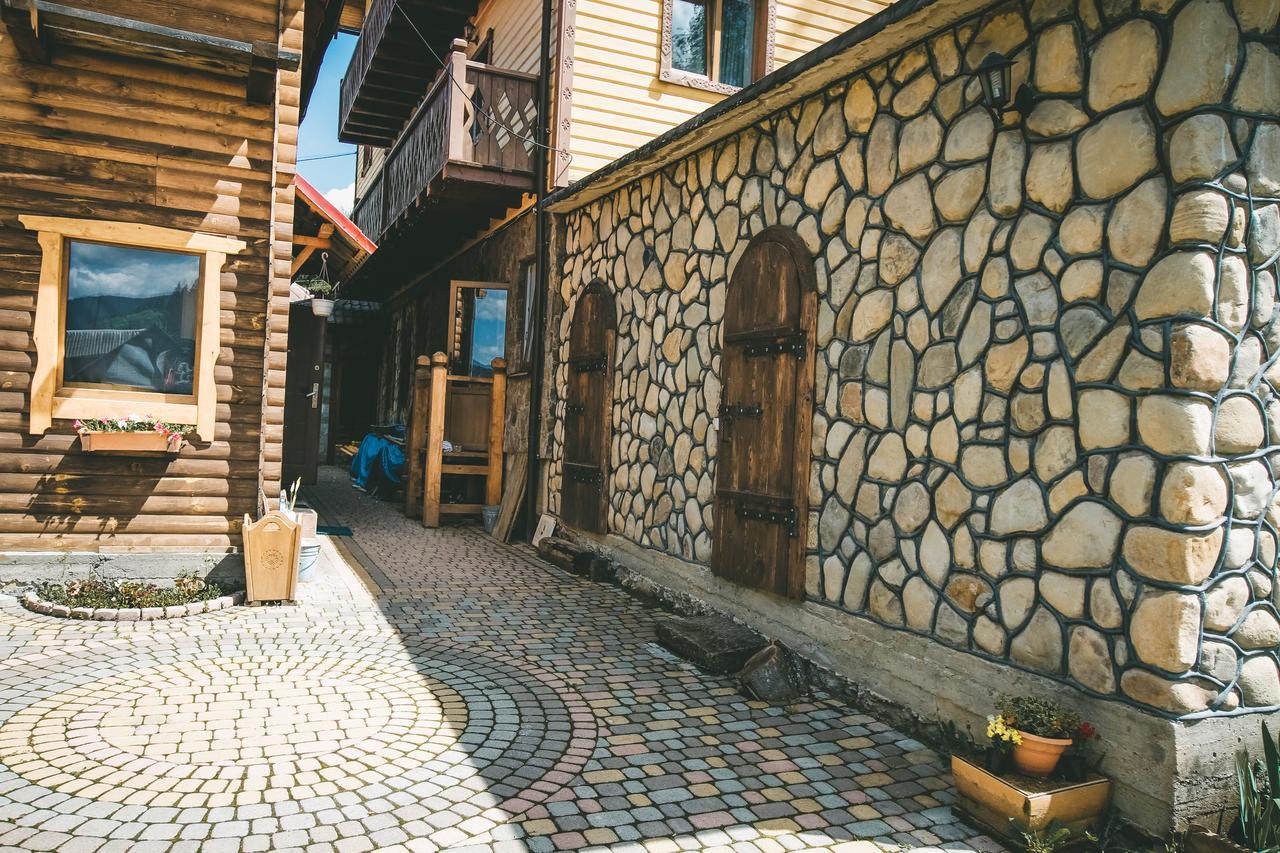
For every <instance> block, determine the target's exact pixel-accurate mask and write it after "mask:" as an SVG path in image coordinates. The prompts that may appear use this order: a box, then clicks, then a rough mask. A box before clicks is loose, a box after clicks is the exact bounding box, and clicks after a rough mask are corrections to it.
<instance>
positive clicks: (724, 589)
mask: <svg viewBox="0 0 1280 853" xmlns="http://www.w3.org/2000/svg"><path fill="white" fill-rule="evenodd" d="M583 538H584V539H588V537H587V536H586V535H584V536H583ZM588 541H589V542H590V543H591V544H592V545H593V546H594V547H596V548H599V549H600V550H601V551H602V552H603V553H604V554H605V555H606V556H608V557H609V558H610V559H612V560H615V561H616V562H617V563H618V564H620V566H621V567H622V569H623V571H622V572H621V573H620V574H621V575H622V579H623V580H624V583H627V582H628V581H627V579H626V575H627V574H628V573H634V575H635V576H636V577H637V578H639V579H643V580H641V581H639V583H640V585H643V584H644V581H648V583H649V584H652V585H653V586H654V587H656V588H652V589H648V590H645V591H646V592H648V593H650V594H653V595H656V596H658V597H663V598H666V599H667V600H668V601H681V600H685V601H688V606H687V607H684V608H681V609H693V610H697V609H701V607H705V606H709V607H712V608H715V609H718V610H720V611H722V612H724V613H727V614H728V615H730V616H733V617H735V618H737V619H739V620H741V621H742V622H744V623H746V624H747V625H749V626H751V627H752V628H754V629H755V630H757V631H759V632H761V633H762V634H764V635H766V636H767V637H769V638H770V639H776V640H779V641H780V642H782V643H784V644H785V645H787V646H788V647H790V648H791V649H792V650H794V651H795V652H797V653H798V654H800V655H801V656H802V657H804V658H805V659H806V660H808V661H810V662H811V663H813V664H816V665H817V666H820V667H823V668H825V669H827V670H830V671H831V672H832V673H834V674H835V675H836V676H838V677H839V678H841V679H847V680H848V681H849V682H850V683H851V685H852V686H853V688H854V693H855V696H854V699H855V701H858V702H860V703H861V704H864V705H867V706H871V707H872V708H874V710H875V711H876V712H877V714H879V715H881V716H882V717H885V718H886V721H888V722H892V723H894V724H895V725H899V726H900V727H903V728H905V729H907V730H910V731H912V732H921V731H927V730H928V729H929V728H932V727H933V726H934V725H936V724H938V723H945V722H947V721H951V722H954V723H955V724H956V726H957V727H958V728H959V729H960V730H961V731H967V732H968V733H969V735H970V736H971V737H973V738H974V740H975V741H977V742H979V743H982V742H984V741H985V726H986V716H987V714H989V713H991V712H992V711H993V710H994V708H993V702H994V699H995V695H996V693H998V692H1000V691H1001V690H1003V691H1006V692H1009V693H1019V694H1024V693H1034V694H1038V695H1045V696H1049V697H1051V698H1054V699H1056V700H1057V701H1060V702H1062V703H1064V704H1067V705H1070V706H1071V707H1073V708H1076V709H1077V710H1079V712H1080V713H1081V714H1082V715H1083V716H1084V717H1085V718H1086V719H1088V720H1090V721H1091V722H1093V723H1094V724H1095V725H1096V726H1097V727H1098V730H1099V732H1100V736H1101V737H1100V741H1099V744H1098V747H1097V749H1098V753H1099V754H1104V757H1103V760H1102V765H1101V770H1102V772H1104V773H1106V774H1107V775H1109V776H1111V777H1112V778H1113V779H1114V780H1115V783H1116V786H1115V806H1116V807H1117V809H1118V810H1119V811H1120V812H1121V814H1122V815H1123V816H1124V817H1125V818H1126V819H1127V820H1129V821H1131V822H1132V823H1133V824H1135V825H1136V826H1138V827H1139V828H1141V829H1142V830H1144V831H1146V832H1150V833H1152V834H1155V835H1159V836H1167V835H1168V834H1170V832H1172V831H1178V830H1182V829H1185V828H1186V827H1187V826H1188V825H1189V824H1190V823H1192V822H1198V823H1201V824H1202V825H1207V826H1209V827H1210V828H1212V827H1214V826H1216V825H1217V820H1218V814H1219V813H1220V811H1221V810H1223V809H1226V810H1227V811H1228V813H1230V811H1231V810H1232V809H1233V808H1234V800H1235V795H1234V785H1235V783H1234V776H1233V774H1234V769H1233V762H1234V756H1235V752H1236V751H1237V750H1238V749H1241V748H1244V747H1246V746H1247V747H1249V748H1250V750H1251V751H1252V752H1253V753H1254V754H1261V746H1260V744H1261V738H1260V727H1261V726H1260V724H1261V721H1262V720H1263V719H1275V718H1277V717H1280V714H1273V715H1259V714H1250V715H1244V716H1235V717H1227V716H1218V717H1214V718H1210V719H1203V720H1196V721H1175V720H1168V719H1164V718H1161V717H1157V716H1154V715H1151V714H1147V713H1144V712H1142V711H1140V710H1139V709H1137V708H1134V707H1132V706H1129V705H1124V704H1120V703H1117V702H1114V701H1105V700H1100V699H1097V698H1094V697H1090V696H1088V695H1086V694H1085V693H1083V692H1081V691H1078V690H1076V689H1075V688H1072V687H1071V686H1069V685H1066V684H1063V683H1061V682H1058V681H1054V680H1052V679H1048V678H1044V677H1042V676H1039V675H1036V674H1034V673H1030V672H1026V671H1023V670H1017V669H1013V668H1010V667H1009V666H1008V665H1007V664H1003V663H999V662H996V661H992V660H987V659H985V658H982V657H979V656H977V655H973V654H968V653H965V652H961V651H958V650H956V649H952V648H948V647H946V646H944V645H942V644H940V643H937V642H935V641H933V640H930V639H929V638H927V637H924V636H919V635H914V634H909V633H905V632H902V631H896V630H892V629H889V628H886V627H884V626H882V625H879V624H877V623H875V622H873V621H871V620H870V619H864V618H859V617H856V616H853V615H850V614H847V613H843V612H841V611H838V610H835V609H833V608H830V607H825V606H822V605H818V604H814V603H812V602H804V603H801V602H797V601H792V600H789V599H784V598H780V597H777V596H774V595H770V594H767V593H762V592H757V591H755V590H751V589H746V588H743V587H739V586H735V585H733V584H730V583H727V582H725V581H722V580H720V579H719V578H717V577H715V576H714V575H713V574H712V573H711V571H710V569H708V568H706V567H705V566H699V565H696V564H693V563H686V562H684V561H681V560H678V559H675V558H673V557H669V556H666V555H662V554H658V553H655V552H652V551H646V550H644V549H641V548H639V547H638V546H636V545H634V544H633V543H631V542H628V541H627V540H625V539H623V538H622V537H619V536H608V537H604V538H599V537H590V538H589V539H588ZM630 584H631V585H635V584H636V580H635V578H633V579H632V580H631V581H630ZM686 597H688V598H686ZM689 599H692V600H691V601H690V600H689ZM993 685H999V686H1000V687H999V688H998V689H993ZM1272 726H1273V728H1274V727H1275V723H1273V724H1272Z"/></svg>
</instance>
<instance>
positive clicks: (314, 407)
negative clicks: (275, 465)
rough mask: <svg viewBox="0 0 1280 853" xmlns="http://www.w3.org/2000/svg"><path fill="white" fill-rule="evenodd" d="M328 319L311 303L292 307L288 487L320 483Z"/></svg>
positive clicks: (287, 382)
mask: <svg viewBox="0 0 1280 853" xmlns="http://www.w3.org/2000/svg"><path fill="white" fill-rule="evenodd" d="M324 326H325V318H324V317H317V316H315V315H314V314H312V313H311V303H310V302H294V303H293V304H292V305H290V306H289V361H288V366H287V367H286V369H285V377H284V449H283V451H282V467H283V469H284V470H283V475H284V484H285V485H286V486H291V485H293V481H294V480H297V479H299V478H301V479H302V482H303V483H314V482H315V481H316V469H317V466H318V465H319V463H320V403H321V399H320V395H321V393H322V390H323V385H324Z"/></svg>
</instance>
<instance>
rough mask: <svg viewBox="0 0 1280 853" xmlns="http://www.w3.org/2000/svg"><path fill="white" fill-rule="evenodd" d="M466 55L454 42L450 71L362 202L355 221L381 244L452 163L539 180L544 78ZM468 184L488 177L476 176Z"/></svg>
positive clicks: (402, 136) (463, 45) (411, 122)
mask: <svg viewBox="0 0 1280 853" xmlns="http://www.w3.org/2000/svg"><path fill="white" fill-rule="evenodd" d="M465 50H466V42H465V41H463V40H461V39H457V40H455V41H454V43H453V50H452V51H450V53H449V55H448V56H447V57H446V59H445V64H446V68H445V71H444V72H443V73H441V74H440V75H439V76H438V77H437V78H436V80H435V82H434V83H432V84H431V88H430V89H429V90H428V92H427V96H426V98H425V99H423V101H422V103H421V104H419V105H418V108H417V109H416V110H415V111H414V114H413V117H412V118H410V119H409V124H408V126H407V127H406V128H405V130H404V132H403V133H401V134H400V138H399V139H397V140H396V143H395V145H394V146H392V148H391V150H390V151H389V152H388V154H387V157H386V159H385V161H384V162H383V165H382V171H381V173H380V174H379V175H378V177H377V178H376V179H375V180H374V182H373V183H372V184H370V186H369V189H368V191H367V192H366V193H365V194H364V195H363V196H362V197H361V199H360V201H359V203H358V204H357V205H356V208H355V213H354V219H355V222H356V224H357V225H359V226H360V230H362V231H364V232H365V233H366V234H370V235H376V236H375V239H377V238H380V237H381V236H382V234H383V232H384V231H385V230H386V229H387V228H389V227H390V226H391V225H392V224H393V223H395V221H396V220H397V219H398V218H399V217H400V216H401V214H403V213H404V212H405V211H406V210H408V209H409V208H410V207H411V206H412V205H413V204H414V203H415V202H416V201H417V200H418V199H419V198H420V197H421V195H422V193H423V192H424V191H429V189H430V188H431V185H432V183H433V182H434V181H435V180H436V179H437V178H439V177H441V176H442V175H443V174H444V173H445V170H446V166H448V165H449V164H450V163H457V164H460V165H465V166H479V167H481V168H482V169H485V170H490V171H494V170H496V171H497V172H498V173H499V174H501V175H523V176H526V177H530V178H531V176H532V175H533V171H534V156H535V146H534V144H533V142H532V141H531V140H532V139H533V137H534V133H535V130H536V127H537V104H538V78H537V76H536V75H533V74H524V73H521V72H519V71H508V70H506V69H502V68H495V67H493V66H491V65H485V64H483V63H479V62H471V61H469V60H468V59H467V57H466V53H465ZM461 180H477V181H482V182H483V181H484V180H485V178H484V176H483V174H476V173H473V174H471V175H469V176H463V177H462V178H461ZM529 189H530V190H532V181H531V180H530V184H529ZM366 225H367V226H368V227H366Z"/></svg>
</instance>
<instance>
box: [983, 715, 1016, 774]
mask: <svg viewBox="0 0 1280 853" xmlns="http://www.w3.org/2000/svg"><path fill="white" fill-rule="evenodd" d="M987 738H988V739H990V741H991V745H990V746H989V747H987V770H988V771H990V772H991V773H994V774H995V775H997V776H1001V775H1003V774H1005V773H1008V772H1009V765H1010V763H1011V761H1012V758H1013V750H1014V749H1015V748H1017V746H1018V744H1020V743H1022V734H1021V733H1020V732H1018V730H1017V729H1015V728H1013V727H1012V726H1009V725H1007V724H1006V723H1005V720H1004V717H1003V716H1002V715H1000V714H992V715H991V716H989V717H987Z"/></svg>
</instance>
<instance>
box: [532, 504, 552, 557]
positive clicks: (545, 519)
mask: <svg viewBox="0 0 1280 853" xmlns="http://www.w3.org/2000/svg"><path fill="white" fill-rule="evenodd" d="M555 532H556V520H555V518H554V517H553V516H550V515H547V514H546V513H545V512H544V513H543V514H542V516H541V517H540V518H539V519H538V529H537V530H535V531H533V543H532V544H533V547H535V548H537V547H538V543H539V542H541V541H542V540H543V539H546V538H547V537H548V536H550V535H551V534H553V533H555Z"/></svg>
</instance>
